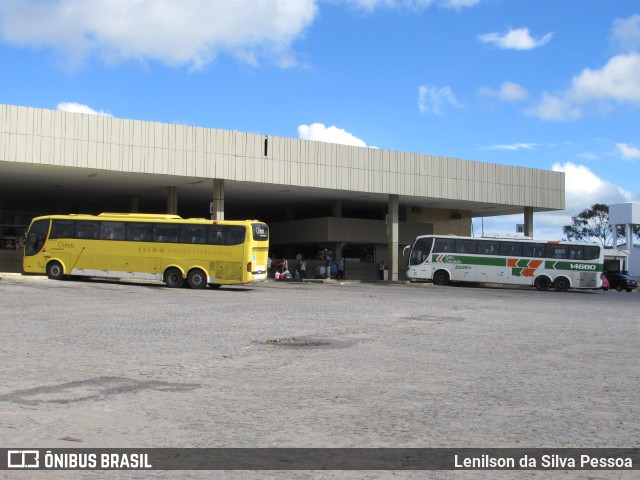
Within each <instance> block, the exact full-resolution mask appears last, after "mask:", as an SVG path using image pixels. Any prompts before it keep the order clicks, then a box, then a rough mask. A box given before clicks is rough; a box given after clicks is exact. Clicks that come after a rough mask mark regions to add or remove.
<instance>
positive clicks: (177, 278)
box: [164, 268, 184, 288]
mask: <svg viewBox="0 0 640 480" xmlns="http://www.w3.org/2000/svg"><path fill="white" fill-rule="evenodd" d="M164 283H165V284H166V285H167V287H169V288H180V287H182V286H183V285H184V278H183V277H182V272H181V271H180V269H178V268H169V269H167V271H166V272H164Z"/></svg>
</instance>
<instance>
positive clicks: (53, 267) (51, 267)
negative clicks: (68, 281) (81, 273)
mask: <svg viewBox="0 0 640 480" xmlns="http://www.w3.org/2000/svg"><path fill="white" fill-rule="evenodd" d="M47 277H49V278H50V279H51V280H62V279H63V278H64V268H62V264H61V263H60V262H58V261H56V260H52V261H51V262H49V263H47Z"/></svg>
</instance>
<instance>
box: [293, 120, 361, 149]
mask: <svg viewBox="0 0 640 480" xmlns="http://www.w3.org/2000/svg"><path fill="white" fill-rule="evenodd" d="M298 138H300V139H301V140H314V141H317V142H327V143H338V144H341V145H353V146H355V147H366V146H367V144H366V143H365V141H364V140H362V139H360V138H358V137H356V136H354V135H352V134H351V133H349V132H347V131H346V130H343V129H342V128H338V127H335V126H333V125H332V126H330V127H326V126H325V125H324V124H322V123H312V124H311V125H300V126H298Z"/></svg>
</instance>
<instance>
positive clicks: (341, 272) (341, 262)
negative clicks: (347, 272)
mask: <svg viewBox="0 0 640 480" xmlns="http://www.w3.org/2000/svg"><path fill="white" fill-rule="evenodd" d="M338 278H339V279H341V280H344V258H341V259H340V260H338Z"/></svg>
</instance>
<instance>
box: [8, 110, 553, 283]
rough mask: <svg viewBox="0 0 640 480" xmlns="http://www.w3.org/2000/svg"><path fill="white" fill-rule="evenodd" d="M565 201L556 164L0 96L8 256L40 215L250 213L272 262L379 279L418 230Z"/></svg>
mask: <svg viewBox="0 0 640 480" xmlns="http://www.w3.org/2000/svg"><path fill="white" fill-rule="evenodd" d="M564 201H565V184H564V173H562V172H553V171H547V170H539V169H532V168H524V167H515V166H508V165H499V164H493V163H485V162H476V161H470V160H462V159H457V158H450V157H444V156H438V155H423V154H416V153H408V152H399V151H390V150H383V149H377V148H367V147H355V146H347V145H337V144H331V143H323V142H316V141H309V140H297V139H292V138H282V137H274V136H271V135H268V134H260V133H247V132H237V131H230V130H220V129H215V128H201V127H192V126H185V125H177V124H168V123H157V122H148V121H141V120H126V119H120V118H113V117H107V116H99V115H88V114H79V113H67V112H61V111H55V110H47V109H39V108H30V107H21V106H14V105H0V249H1V250H0V253H4V254H5V255H6V254H8V253H9V252H7V250H13V251H12V252H11V254H12V255H14V256H17V255H18V254H19V250H17V248H19V246H20V239H21V236H22V235H23V234H24V231H25V229H26V227H27V226H28V225H29V223H30V221H31V219H32V218H33V217H36V216H39V215H46V214H67V213H88V214H97V213H101V212H140V213H174V214H178V215H180V216H182V217H185V218H187V217H200V218H202V217H205V218H213V219H234V220H236V219H258V220H261V221H264V222H266V223H268V224H269V227H270V250H271V254H273V255H275V256H276V257H277V258H282V257H285V258H289V259H293V258H295V257H296V256H297V255H298V254H302V255H303V256H304V257H306V258H308V259H309V260H310V262H309V264H310V266H311V267H313V265H314V263H313V261H317V262H318V263H320V261H321V259H322V258H324V257H326V256H327V255H329V256H331V257H332V258H333V259H336V260H337V259H340V258H344V259H345V260H346V264H347V278H352V279H357V278H360V279H372V278H377V273H378V272H377V269H378V264H379V263H380V262H381V261H384V262H385V264H386V265H387V268H388V279H389V280H398V279H399V278H400V279H401V278H403V270H404V269H403V267H404V265H405V264H406V259H403V258H402V248H403V247H404V246H405V245H409V244H411V243H413V240H414V239H415V237H416V236H417V235H424V234H456V235H471V233H472V232H471V220H472V218H474V217H489V216H496V215H509V214H522V221H521V222H520V223H522V224H524V232H523V233H524V234H525V235H528V236H533V233H534V232H533V214H534V213H535V212H540V211H550V210H562V209H564ZM514 233H515V225H514ZM0 258H1V257H0ZM290 265H292V266H293V267H295V264H291V262H290ZM307 276H308V277H312V276H313V275H312V272H308V274H307Z"/></svg>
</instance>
